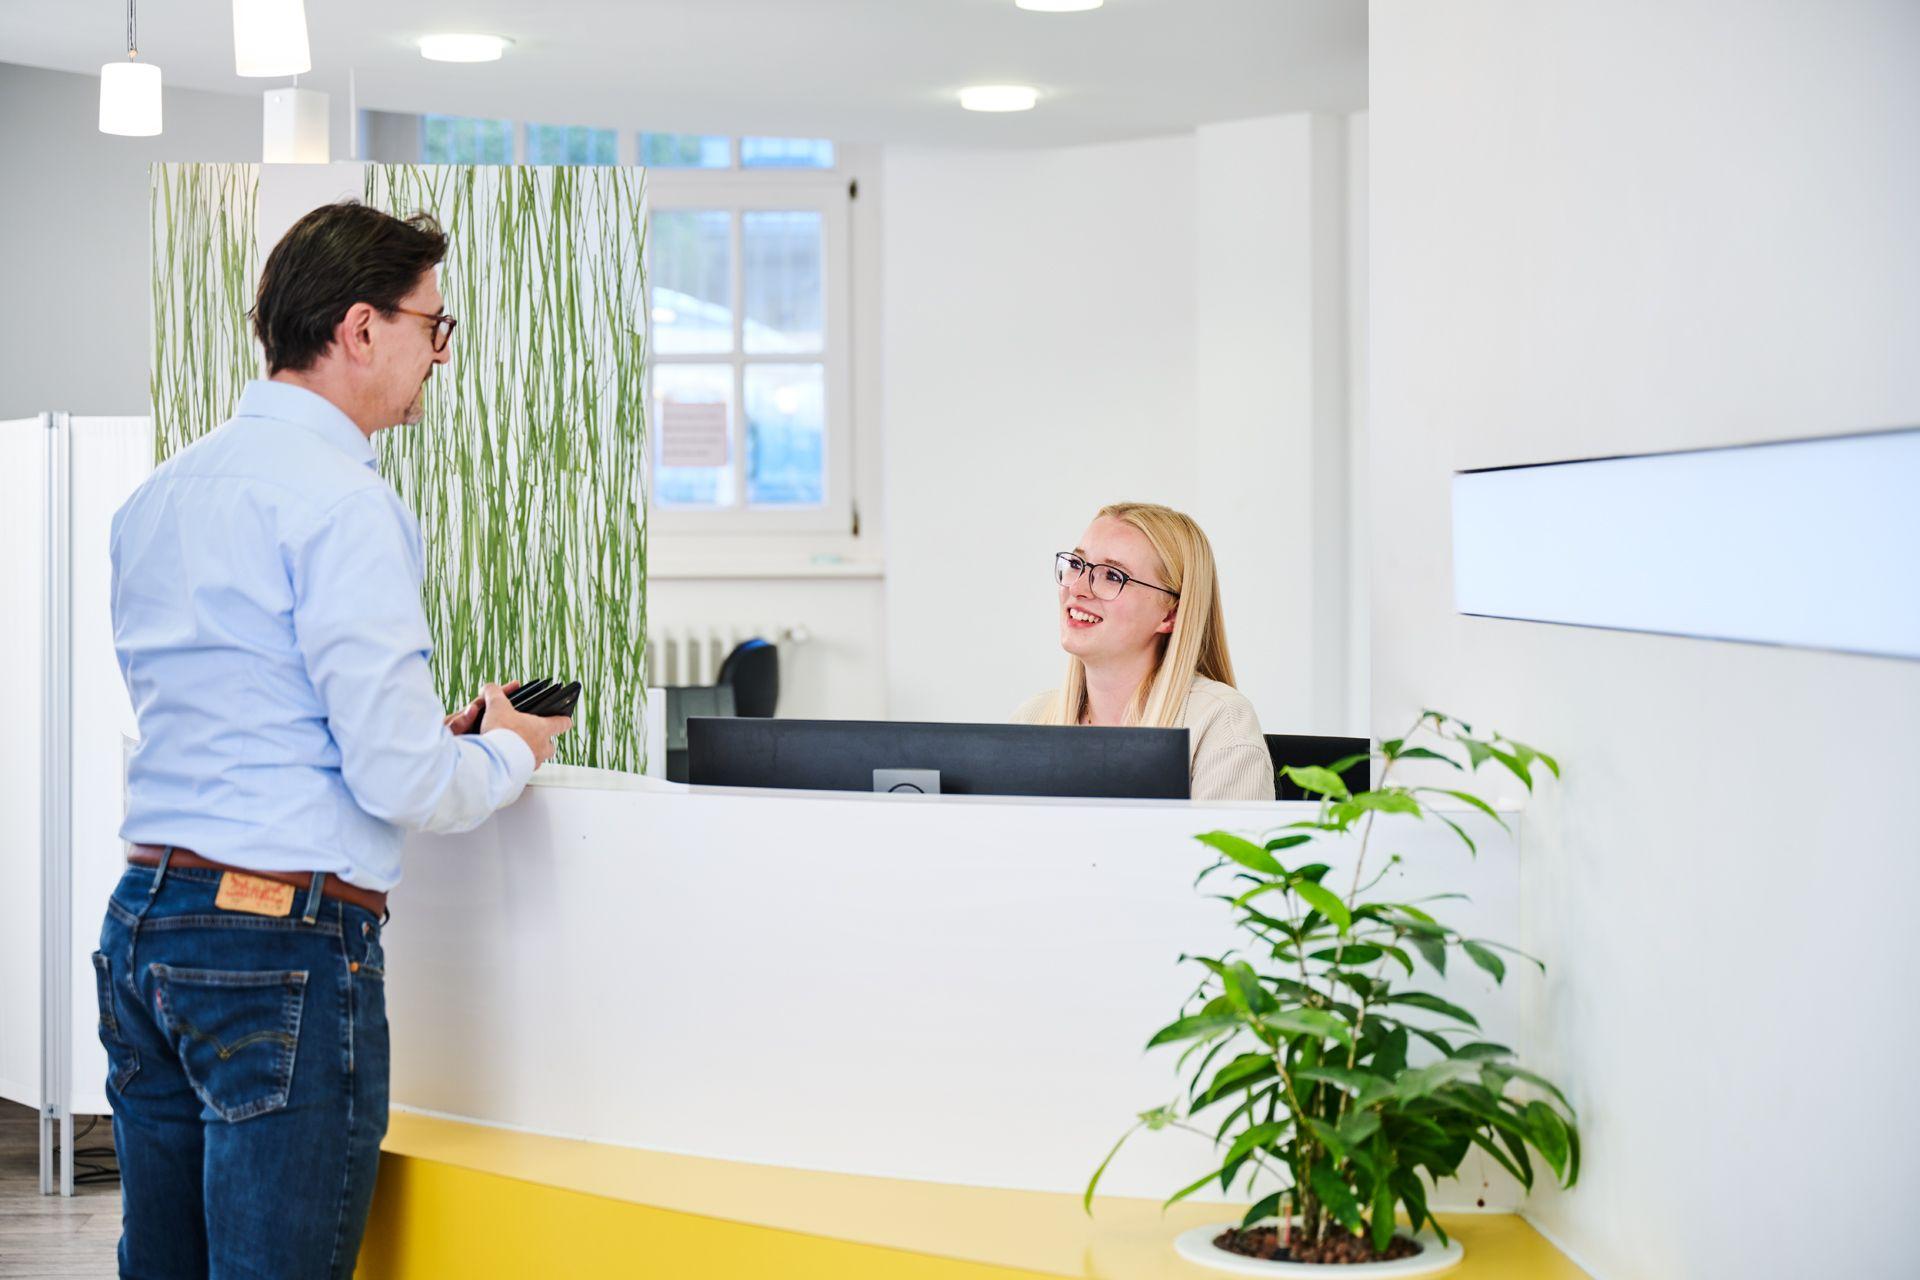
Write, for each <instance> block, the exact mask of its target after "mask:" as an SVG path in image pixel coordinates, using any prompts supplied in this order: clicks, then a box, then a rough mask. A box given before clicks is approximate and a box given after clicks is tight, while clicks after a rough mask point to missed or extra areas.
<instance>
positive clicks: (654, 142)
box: [640, 133, 733, 169]
mask: <svg viewBox="0 0 1920 1280" xmlns="http://www.w3.org/2000/svg"><path fill="white" fill-rule="evenodd" d="M640 163H641V164H643V165H645V166H647V168H649V169H729V168H732V167H733V142H732V140H731V139H729V138H726V137H711V136H708V135H706V134H699V133H643V134H641V135H640Z"/></svg>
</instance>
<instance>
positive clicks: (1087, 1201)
mask: <svg viewBox="0 0 1920 1280" xmlns="http://www.w3.org/2000/svg"><path fill="white" fill-rule="evenodd" d="M1145 1123H1146V1120H1145V1118H1142V1119H1141V1120H1139V1121H1138V1122H1136V1123H1135V1124H1134V1126H1133V1127H1132V1128H1131V1129H1128V1130H1127V1131H1126V1132H1125V1133H1123V1134H1121V1135H1120V1141H1118V1142H1116V1143H1114V1144H1113V1150H1111V1151H1109V1152H1107V1158H1106V1159H1105V1160H1102V1161H1101V1162H1100V1167H1099V1168H1098V1169H1095V1170H1094V1171H1093V1176H1092V1177H1091V1178H1088V1179H1087V1190H1086V1194H1085V1195H1082V1196H1081V1197H1080V1208H1081V1209H1082V1210H1083V1211H1085V1212H1086V1213H1087V1214H1089V1215H1091V1214H1092V1213H1093V1189H1094V1188H1095V1187H1097V1186H1099V1185H1100V1177H1101V1175H1102V1174H1104V1173H1106V1171H1107V1166H1108V1165H1110V1164H1112V1163H1113V1158H1114V1157H1115V1156H1117V1155H1119V1154H1120V1148H1121V1147H1124V1146H1126V1145H1127V1139H1128V1138H1131V1137H1132V1136H1133V1135H1134V1134H1136V1133H1138V1132H1140V1126H1141V1125H1144V1124H1145Z"/></svg>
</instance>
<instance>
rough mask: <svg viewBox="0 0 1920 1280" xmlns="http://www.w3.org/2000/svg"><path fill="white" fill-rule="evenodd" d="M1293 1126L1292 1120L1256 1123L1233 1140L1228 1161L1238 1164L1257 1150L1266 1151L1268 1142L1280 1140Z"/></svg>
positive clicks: (1228, 1151) (1228, 1162)
mask: <svg viewBox="0 0 1920 1280" xmlns="http://www.w3.org/2000/svg"><path fill="white" fill-rule="evenodd" d="M1291 1128H1293V1121H1292V1120H1284V1121H1283V1120H1273V1121H1269V1122H1267V1123H1266V1124H1256V1125H1254V1126H1253V1127H1252V1128H1251V1129H1248V1130H1247V1131H1246V1132H1245V1133H1243V1134H1241V1135H1240V1136H1239V1137H1237V1138H1235V1139H1234V1140H1233V1145H1232V1146H1231V1147H1229V1148H1228V1149H1227V1160H1226V1163H1227V1164H1236V1163H1238V1162H1239V1161H1241V1160H1244V1159H1246V1158H1247V1156H1248V1155H1249V1154H1250V1153H1252V1152H1254V1151H1256V1150H1259V1151H1264V1150H1265V1149H1266V1148H1267V1146H1268V1144H1270V1143H1273V1142H1276V1141H1278V1140H1279V1139H1280V1138H1281V1137H1283V1136H1285V1134H1286V1132H1287V1130H1289V1129H1291Z"/></svg>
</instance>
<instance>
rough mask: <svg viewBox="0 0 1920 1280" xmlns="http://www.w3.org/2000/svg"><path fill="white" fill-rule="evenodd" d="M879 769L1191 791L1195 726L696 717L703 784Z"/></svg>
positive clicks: (834, 777) (864, 784)
mask: <svg viewBox="0 0 1920 1280" xmlns="http://www.w3.org/2000/svg"><path fill="white" fill-rule="evenodd" d="M876 769H889V770H892V769H934V770H938V771H939V774H940V782H939V789H940V792H941V793H942V794H944V795H989V796H1081V797H1087V798H1097V799H1116V798H1133V799H1143V800H1185V799H1186V798H1187V794H1188V776H1187V731H1186V730H1185V729H1107V728H1094V727H1069V726H1056V725H1031V724H915V723H910V722H900V721H878V720H742V719H706V718H695V719H691V720H689V721H687V780H688V781H689V782H691V783H693V784H694V785H696V786H702V785H704V786H720V787H783V788H788V789H792V790H799V791H869V792H870V791H873V790H874V789H875V786H874V783H875V779H874V771H875V770H876ZM881 789H882V790H898V789H902V788H900V787H898V786H884V787H882V788H881ZM923 789H924V788H923Z"/></svg>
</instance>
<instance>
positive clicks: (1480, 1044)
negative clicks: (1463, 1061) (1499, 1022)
mask: <svg viewBox="0 0 1920 1280" xmlns="http://www.w3.org/2000/svg"><path fill="white" fill-rule="evenodd" d="M1453 1056H1454V1057H1456V1058H1473V1059H1475V1060H1477V1061H1481V1062H1485V1061H1487V1060H1488V1059H1490V1058H1511V1057H1512V1056H1513V1050H1511V1049H1509V1048H1507V1046H1505V1045H1503V1044H1491V1043H1489V1042H1487V1041H1484V1040H1476V1041H1474V1042H1473V1043H1472V1044H1463V1045H1461V1046H1460V1047H1459V1048H1458V1049H1455V1050H1454V1051H1453Z"/></svg>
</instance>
